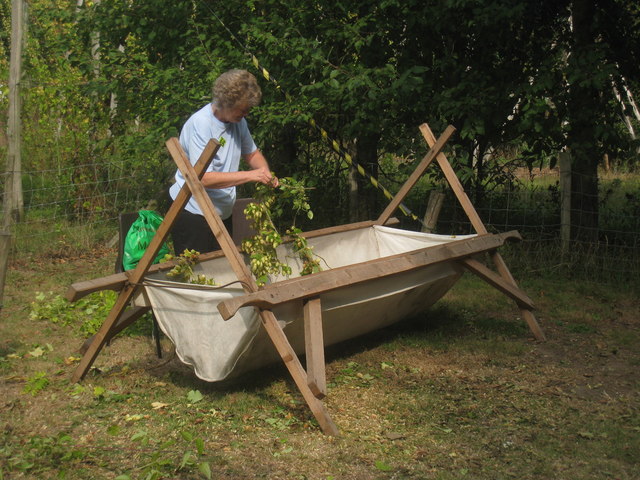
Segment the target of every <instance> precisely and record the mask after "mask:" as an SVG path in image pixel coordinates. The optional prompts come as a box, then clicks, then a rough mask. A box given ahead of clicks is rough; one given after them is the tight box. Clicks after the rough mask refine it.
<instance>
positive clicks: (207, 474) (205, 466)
mask: <svg viewBox="0 0 640 480" xmlns="http://www.w3.org/2000/svg"><path fill="white" fill-rule="evenodd" d="M198 472H200V474H201V475H202V476H204V478H206V479H208V480H211V466H210V465H209V462H201V463H199V464H198Z"/></svg>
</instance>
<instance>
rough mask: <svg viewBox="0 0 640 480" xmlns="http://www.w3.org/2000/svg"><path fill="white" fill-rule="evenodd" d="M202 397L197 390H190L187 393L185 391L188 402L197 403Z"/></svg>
mask: <svg viewBox="0 0 640 480" xmlns="http://www.w3.org/2000/svg"><path fill="white" fill-rule="evenodd" d="M203 398H204V396H203V395H202V394H201V393H200V391H199V390H191V391H190V392H189V393H187V400H189V403H198V402H200V401H201V400H202V399H203Z"/></svg>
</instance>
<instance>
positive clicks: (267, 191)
mask: <svg viewBox="0 0 640 480" xmlns="http://www.w3.org/2000/svg"><path fill="white" fill-rule="evenodd" d="M279 183H280V184H279V186H278V187H273V186H272V185H263V184H259V185H257V187H256V192H255V198H256V200H258V202H257V203H250V204H249V205H248V206H247V207H246V208H245V210H244V214H245V216H246V217H247V219H248V220H249V221H251V223H252V226H253V228H254V230H255V231H256V232H257V233H256V235H254V236H253V237H251V238H248V239H245V240H243V242H242V245H241V248H242V251H243V252H245V253H247V254H248V255H249V258H250V267H251V271H252V273H253V275H254V276H255V277H256V281H257V283H258V285H259V286H262V285H264V284H266V283H267V281H268V280H269V276H270V275H278V274H280V275H286V276H288V275H291V272H292V270H291V267H290V266H289V265H287V264H286V263H283V262H281V261H280V259H278V255H277V250H276V249H277V248H278V246H279V245H281V244H282V242H283V239H282V237H281V235H280V234H279V233H278V231H277V229H276V227H275V222H274V219H277V218H279V217H280V216H281V215H282V214H283V212H284V211H285V209H288V210H292V211H293V212H294V213H295V214H298V213H303V214H305V215H306V216H307V218H309V219H312V218H313V212H312V211H311V206H310V205H309V202H308V199H307V192H306V188H305V186H304V184H303V183H302V182H299V181H297V180H295V179H294V178H291V177H285V178H280V179H279ZM286 233H287V235H289V236H290V237H291V241H292V242H293V248H294V251H295V252H296V254H297V255H298V257H299V258H300V259H301V260H302V262H303V268H302V270H301V272H300V274H301V275H308V274H310V273H315V272H319V271H320V270H321V268H320V261H319V260H318V259H316V258H315V257H314V255H313V251H312V248H311V247H309V245H308V244H307V240H306V239H305V238H304V237H303V236H302V231H301V230H300V229H299V228H297V227H295V225H293V226H291V227H290V228H288V229H287V230H286Z"/></svg>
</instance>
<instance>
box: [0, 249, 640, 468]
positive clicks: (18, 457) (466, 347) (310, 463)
mask: <svg viewBox="0 0 640 480" xmlns="http://www.w3.org/2000/svg"><path fill="white" fill-rule="evenodd" d="M114 257H115V252H113V251H111V250H108V249H101V250H98V251H94V252H92V255H86V256H85V257H84V258H78V257H76V256H73V255H72V256H69V257H63V256H61V255H59V252H58V254H57V255H56V256H45V257H30V259H29V261H19V262H15V263H14V264H13V265H12V268H11V269H10V271H9V276H8V280H7V289H6V291H5V307H4V310H3V312H2V320H1V321H0V379H1V380H0V478H2V479H8V478H11V479H13V478H38V479H40V478H44V479H46V478H68V479H96V478H113V479H115V478H118V479H120V480H124V479H127V478H129V479H154V478H155V479H160V478H166V479H174V478H185V479H190V478H193V479H196V478H269V479H272V478H275V479H325V480H328V479H345V478H346V479H371V478H373V479H391V478H396V479H438V480H449V479H452V480H453V479H455V480H458V479H491V480H496V479H512V478H517V479H541V480H542V479H545V480H546V479H551V478H553V479H572V480H573V479H585V480H586V479H593V480H596V479H598V480H600V479H606V478H611V479H621V480H622V479H625V480H626V479H634V478H638V474H637V471H638V466H639V465H638V463H639V462H638V458H640V455H639V453H640V415H639V409H640V398H639V394H638V392H639V391H640V389H639V387H640V381H639V380H638V377H637V369H638V366H639V365H640V348H639V347H640V315H639V314H640V300H638V297H637V292H634V291H633V290H632V289H631V288H630V287H629V286H624V285H611V284H598V283H594V282H590V281H584V280H573V281H567V280H566V279H554V278H552V277H547V278H545V277H539V276H538V277H531V278H523V279H521V281H522V287H523V289H524V290H525V291H526V292H527V293H528V294H529V295H530V296H531V297H532V298H533V299H534V301H535V302H536V304H537V306H538V310H537V318H538V319H539V321H540V323H541V325H542V327H543V329H544V330H545V333H546V335H547V337H548V341H547V342H545V343H538V342H535V341H534V340H533V339H532V335H531V334H530V333H529V331H528V329H527V327H526V325H524V323H523V322H522V321H521V319H520V318H519V311H518V309H517V308H516V307H515V305H513V303H512V302H510V301H508V299H506V297H504V296H503V295H502V294H500V293H499V292H497V291H496V290H494V289H492V288H491V287H489V286H488V285H486V284H485V283H483V282H482V281H480V280H478V279H476V278H475V277H472V276H469V275H465V276H464V277H463V279H462V281H461V282H460V283H459V284H458V285H457V286H456V287H455V288H454V289H453V290H452V291H450V292H449V293H448V294H447V295H446V296H445V298H444V299H443V300H442V301H441V302H439V303H438V304H437V305H436V306H435V307H433V308H432V309H431V310H430V311H429V312H427V314H425V315H424V316H420V317H418V318H413V319H407V321H405V322H402V323H400V324H397V325H395V326H393V327H391V328H388V329H385V330H381V331H377V332H374V333H372V334H370V335H367V336H365V337H362V338H360V339H357V340H355V341H351V342H348V343H346V344H341V345H338V346H333V347H330V348H328V349H327V375H328V377H327V379H328V382H329V385H328V397H327V398H326V400H325V404H326V407H327V409H328V411H329V413H330V415H331V416H332V418H333V420H334V421H335V423H336V424H337V425H338V427H339V429H340V431H341V435H340V436H339V437H328V436H325V435H323V434H322V433H321V432H320V430H319V428H318V426H317V424H316V422H315V420H314V418H313V416H312V415H311V414H310V412H309V410H308V408H307V406H306V404H305V403H304V401H303V400H302V398H301V396H300V395H299V394H298V392H297V389H296V388H295V385H293V383H292V381H291V380H290V378H289V377H288V374H287V373H286V370H285V369H284V368H283V367H281V366H277V367H273V368H270V369H268V370H263V371H259V372H254V373H249V374H247V375H245V376H243V377H242V378H240V379H238V380H235V381H233V382H228V383H224V384H208V383H206V382H203V381H200V380H198V379H197V378H196V377H195V376H194V375H193V374H192V373H191V372H190V370H189V369H188V368H186V367H184V366H182V365H181V364H180V363H179V362H178V361H177V359H176V358H175V356H173V354H172V349H171V345H170V344H169V343H168V342H167V341H166V339H165V340H164V341H163V348H164V358H162V359H158V358H157V357H156V356H155V352H154V347H153V344H152V340H151V339H150V338H149V337H148V336H144V335H142V336H140V335H134V336H132V335H121V336H120V337H118V338H117V339H116V340H115V341H113V342H112V344H111V345H110V346H109V347H106V348H105V349H104V350H103V352H102V353H101V354H100V356H99V357H98V358H97V360H96V362H95V364H94V365H95V368H94V369H92V370H91V372H90V373H89V374H88V376H87V378H86V379H85V380H84V381H83V382H82V383H81V384H72V383H71V382H70V377H71V374H72V372H73V370H74V368H75V366H76V365H77V362H78V358H79V355H78V353H77V348H78V347H79V346H80V345H81V344H82V341H83V338H82V336H81V334H80V332H81V329H80V328H79V326H78V325H72V324H67V322H58V323H53V322H52V321H48V320H47V319H46V318H40V319H36V318H30V311H31V308H30V305H31V303H32V302H34V301H35V299H36V295H37V293H36V292H42V291H45V292H49V291H51V292H53V294H54V295H56V294H63V293H64V291H65V290H66V288H67V286H68V285H69V284H70V283H72V282H73V281H78V280H84V279H88V278H93V277H97V276H102V275H105V274H108V273H110V272H111V271H112V268H113V267H112V265H113V259H114Z"/></svg>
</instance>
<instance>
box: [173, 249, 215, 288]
mask: <svg viewBox="0 0 640 480" xmlns="http://www.w3.org/2000/svg"><path fill="white" fill-rule="evenodd" d="M199 258H200V252H196V251H195V250H185V251H184V252H182V253H181V254H180V255H178V257H177V258H176V259H175V260H176V266H175V267H173V268H172V269H171V270H169V272H167V277H169V278H170V279H171V280H175V281H176V282H183V283H193V284H197V285H215V284H216V283H215V281H214V279H213V278H207V276H206V275H202V274H199V275H197V274H196V273H195V272H194V271H193V267H194V266H195V265H196V264H197V263H198V259H199ZM172 259H174V257H173V256H172V255H166V256H165V261H168V260H172Z"/></svg>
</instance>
